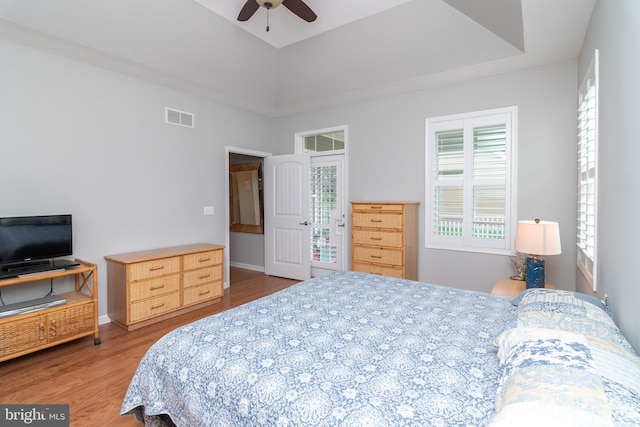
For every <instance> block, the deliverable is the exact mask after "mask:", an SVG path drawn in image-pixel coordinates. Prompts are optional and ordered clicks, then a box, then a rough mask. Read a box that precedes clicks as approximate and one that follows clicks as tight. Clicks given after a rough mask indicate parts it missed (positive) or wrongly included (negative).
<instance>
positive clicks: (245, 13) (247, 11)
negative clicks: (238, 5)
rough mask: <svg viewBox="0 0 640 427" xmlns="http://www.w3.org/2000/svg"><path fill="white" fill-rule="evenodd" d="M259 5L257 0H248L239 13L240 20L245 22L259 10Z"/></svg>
mask: <svg viewBox="0 0 640 427" xmlns="http://www.w3.org/2000/svg"><path fill="white" fill-rule="evenodd" d="M259 7H260V5H259V4H258V2H257V1H256V0H247V2H246V3H245V4H244V6H242V10H241V11H240V14H239V15H238V21H241V22H244V21H247V20H249V18H251V17H252V16H253V14H254V13H256V10H258V8H259Z"/></svg>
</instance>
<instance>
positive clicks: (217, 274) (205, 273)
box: [182, 266, 222, 288]
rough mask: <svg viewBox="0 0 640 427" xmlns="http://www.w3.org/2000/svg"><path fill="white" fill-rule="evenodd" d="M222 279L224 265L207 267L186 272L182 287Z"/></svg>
mask: <svg viewBox="0 0 640 427" xmlns="http://www.w3.org/2000/svg"><path fill="white" fill-rule="evenodd" d="M220 279H222V267H221V266H217V267H207V268H201V269H199V270H193V271H187V272H186V273H184V277H183V282H182V287H184V288H189V287H191V286H197V285H201V284H203V283H206V282H211V281H214V280H220Z"/></svg>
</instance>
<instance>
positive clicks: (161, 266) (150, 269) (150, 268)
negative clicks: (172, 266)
mask: <svg viewBox="0 0 640 427" xmlns="http://www.w3.org/2000/svg"><path fill="white" fill-rule="evenodd" d="M163 268H164V265H160V266H158V267H149V271H158V270H162V269H163Z"/></svg>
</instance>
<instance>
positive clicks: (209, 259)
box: [198, 258, 211, 262]
mask: <svg viewBox="0 0 640 427" xmlns="http://www.w3.org/2000/svg"><path fill="white" fill-rule="evenodd" d="M207 261H211V258H201V259H199V260H198V262H207Z"/></svg>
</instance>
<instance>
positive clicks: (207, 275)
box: [200, 274, 211, 280]
mask: <svg viewBox="0 0 640 427" xmlns="http://www.w3.org/2000/svg"><path fill="white" fill-rule="evenodd" d="M207 277H211V275H210V274H205V275H204V276H200V280H202V279H206V278H207Z"/></svg>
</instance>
